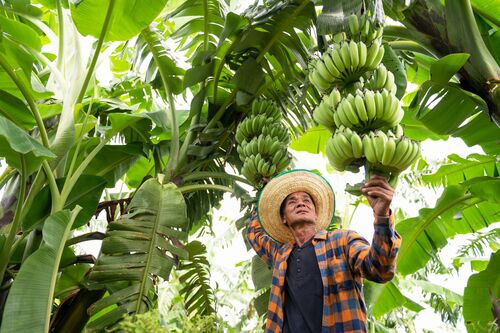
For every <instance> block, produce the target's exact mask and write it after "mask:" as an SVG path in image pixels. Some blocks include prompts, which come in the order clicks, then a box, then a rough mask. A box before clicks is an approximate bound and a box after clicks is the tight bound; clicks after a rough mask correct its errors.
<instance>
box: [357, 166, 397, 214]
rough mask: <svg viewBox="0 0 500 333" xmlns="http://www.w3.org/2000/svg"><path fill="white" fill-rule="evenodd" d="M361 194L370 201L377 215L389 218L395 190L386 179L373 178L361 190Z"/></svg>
mask: <svg viewBox="0 0 500 333" xmlns="http://www.w3.org/2000/svg"><path fill="white" fill-rule="evenodd" d="M361 192H362V193H363V194H364V195H365V196H366V198H367V199H368V202H369V203H370V206H372V209H373V213H374V214H375V215H377V216H389V214H390V206H391V201H392V196H393V194H394V189H393V188H392V187H391V185H389V183H388V182H387V179H386V178H385V177H382V176H373V177H372V178H370V180H369V181H367V182H366V183H365V185H364V186H363V187H362V188H361Z"/></svg>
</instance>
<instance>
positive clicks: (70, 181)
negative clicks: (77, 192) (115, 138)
mask: <svg viewBox="0 0 500 333" xmlns="http://www.w3.org/2000/svg"><path fill="white" fill-rule="evenodd" d="M111 138H112V136H108V137H105V138H104V139H102V141H101V142H99V144H98V145H97V146H96V147H95V148H94V149H92V151H91V152H90V153H89V154H88V155H87V157H85V159H84V160H83V161H82V162H81V163H80V165H79V166H78V168H77V169H76V170H75V172H74V173H73V174H72V175H71V176H70V177H69V178H67V179H66V181H65V182H64V186H63V189H62V191H61V198H60V200H59V202H58V206H57V207H56V210H54V209H53V212H56V211H58V210H61V209H63V207H64V205H65V203H66V200H67V199H68V196H69V193H70V192H71V190H72V189H73V186H75V184H76V181H77V180H78V178H79V177H80V176H81V175H82V173H83V171H85V169H86V168H87V166H88V165H89V164H90V162H91V161H92V160H93V159H94V157H95V156H96V155H97V153H99V151H101V149H102V148H104V146H105V145H106V144H107V143H108V142H109V140H110V139H111Z"/></svg>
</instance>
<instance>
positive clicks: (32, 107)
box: [0, 52, 50, 149]
mask: <svg viewBox="0 0 500 333" xmlns="http://www.w3.org/2000/svg"><path fill="white" fill-rule="evenodd" d="M0 66H1V67H2V68H3V69H4V70H5V72H6V73H7V75H9V77H10V78H11V79H12V81H14V83H15V84H16V86H17V88H18V89H19V91H20V92H21V94H22V95H23V97H24V98H25V99H26V102H27V103H28V106H29V108H30V110H31V113H33V116H34V117H35V121H36V124H37V126H38V130H39V132H40V137H41V139H42V143H43V145H44V146H45V147H46V148H49V149H50V147H49V137H48V136H47V130H46V129H45V125H44V124H43V120H42V116H41V115H40V112H38V108H37V106H36V103H35V99H34V98H33V96H32V95H31V92H30V91H29V88H28V87H27V86H26V85H25V84H24V82H23V81H22V80H21V78H19V77H18V76H17V74H16V73H15V72H14V69H13V68H12V66H11V65H10V64H9V62H8V61H7V59H5V56H4V55H3V54H2V53H1V52H0Z"/></svg>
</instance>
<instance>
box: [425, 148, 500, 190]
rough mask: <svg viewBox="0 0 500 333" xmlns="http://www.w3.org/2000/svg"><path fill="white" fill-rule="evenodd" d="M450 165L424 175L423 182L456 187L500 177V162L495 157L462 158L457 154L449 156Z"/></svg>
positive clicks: (472, 155)
mask: <svg viewBox="0 0 500 333" xmlns="http://www.w3.org/2000/svg"><path fill="white" fill-rule="evenodd" d="M448 159H449V160H450V162H453V163H449V164H443V165H441V166H440V167H439V169H438V171H436V172H435V173H433V174H430V175H423V176H422V180H423V181H424V182H426V183H429V184H431V185H432V186H439V185H445V186H447V185H456V184H459V183H461V182H463V181H465V180H469V179H472V178H474V177H480V176H490V177H498V176H500V161H499V160H498V157H497V156H495V155H487V156H485V155H480V154H471V155H469V156H467V158H462V157H460V156H458V155H456V154H452V155H450V156H448Z"/></svg>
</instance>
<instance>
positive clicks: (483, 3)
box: [470, 0, 500, 27]
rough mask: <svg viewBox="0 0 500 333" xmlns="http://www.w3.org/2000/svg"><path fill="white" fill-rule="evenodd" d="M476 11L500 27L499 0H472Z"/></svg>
mask: <svg viewBox="0 0 500 333" xmlns="http://www.w3.org/2000/svg"><path fill="white" fill-rule="evenodd" d="M470 2H471V5H472V8H473V9H474V12H477V13H479V14H481V15H482V16H484V17H485V18H487V19H488V20H489V21H491V22H492V23H493V24H495V25H496V26H497V27H500V6H498V1H497V0H471V1H470Z"/></svg>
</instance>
